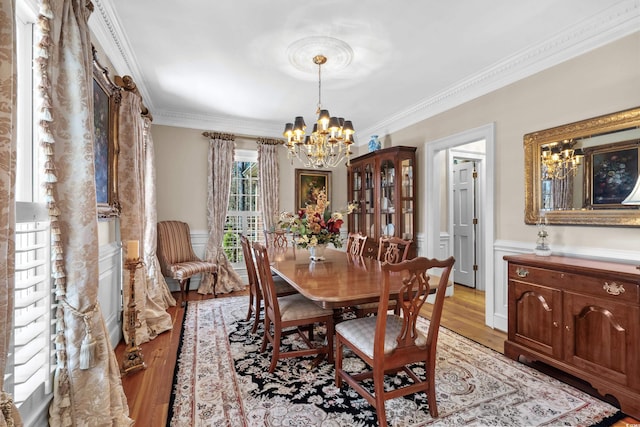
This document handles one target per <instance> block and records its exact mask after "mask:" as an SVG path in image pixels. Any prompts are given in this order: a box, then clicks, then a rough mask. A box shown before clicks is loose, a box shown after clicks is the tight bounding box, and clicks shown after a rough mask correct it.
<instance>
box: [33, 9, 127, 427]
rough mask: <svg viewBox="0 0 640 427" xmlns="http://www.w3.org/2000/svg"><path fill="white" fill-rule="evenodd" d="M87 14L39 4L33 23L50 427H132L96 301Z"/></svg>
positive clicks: (96, 255) (107, 335)
mask: <svg viewBox="0 0 640 427" xmlns="http://www.w3.org/2000/svg"><path fill="white" fill-rule="evenodd" d="M92 10H93V5H92V4H91V3H87V2H86V1H83V0H58V1H55V2H50V1H49V0H41V4H40V18H39V21H38V23H39V29H40V32H41V33H42V37H41V39H40V42H39V46H38V47H39V48H38V49H37V54H38V58H37V60H36V63H37V68H38V71H39V72H40V85H39V88H40V90H41V95H42V99H43V101H42V105H41V110H40V117H39V120H40V122H39V124H40V133H39V138H40V142H41V145H42V147H43V155H44V157H45V159H44V160H45V164H44V167H45V181H46V185H45V191H46V197H47V203H48V205H49V215H50V219H51V234H52V246H53V248H52V251H53V254H52V257H53V263H52V267H51V270H52V276H53V278H54V284H55V288H56V289H55V293H56V299H57V303H58V304H57V313H56V338H55V350H56V361H57V366H56V371H55V376H54V388H53V401H52V403H51V405H50V407H49V425H51V426H71V425H78V426H80V425H96V426H97V425H118V426H128V425H131V424H132V423H133V421H132V420H131V419H129V416H128V415H129V408H128V406H127V399H126V396H125V394H124V391H123V389H122V383H121V381H120V371H119V366H118V362H117V361H116V357H115V354H114V352H113V349H112V348H111V343H110V341H109V334H108V331H107V329H106V326H105V322H104V319H103V316H102V312H101V311H100V307H99V305H98V299H97V297H98V280H99V277H98V261H99V259H98V220H97V209H96V189H95V175H94V160H93V96H92V90H93V85H92V70H93V65H92V55H91V38H90V32H89V27H88V25H87V21H88V19H89V15H90V14H91V11H92Z"/></svg>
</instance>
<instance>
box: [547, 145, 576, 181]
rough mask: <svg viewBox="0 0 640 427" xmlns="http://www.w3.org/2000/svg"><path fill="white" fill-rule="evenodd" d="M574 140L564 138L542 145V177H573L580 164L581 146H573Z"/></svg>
mask: <svg viewBox="0 0 640 427" xmlns="http://www.w3.org/2000/svg"><path fill="white" fill-rule="evenodd" d="M574 146H575V142H574V141H572V140H569V139H565V140H564V141H562V142H552V143H551V144H547V145H543V146H542V166H543V171H542V172H543V176H544V179H566V178H568V177H570V176H571V177H573V176H575V175H576V173H577V171H578V166H580V165H581V164H582V159H583V158H584V152H583V151H582V148H574Z"/></svg>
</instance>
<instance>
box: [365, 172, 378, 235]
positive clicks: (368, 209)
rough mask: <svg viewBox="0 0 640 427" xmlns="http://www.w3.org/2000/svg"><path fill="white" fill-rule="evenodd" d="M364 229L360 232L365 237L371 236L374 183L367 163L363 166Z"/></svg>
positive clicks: (372, 228) (372, 229)
mask: <svg viewBox="0 0 640 427" xmlns="http://www.w3.org/2000/svg"><path fill="white" fill-rule="evenodd" d="M364 181H365V187H364V207H363V209H364V211H365V214H364V224H363V225H364V228H363V229H362V232H363V233H364V234H365V235H369V236H371V235H373V234H374V233H372V232H373V231H374V224H375V222H374V204H375V198H374V196H375V194H374V190H375V186H374V184H375V182H374V174H373V164H371V163H367V164H365V165H364Z"/></svg>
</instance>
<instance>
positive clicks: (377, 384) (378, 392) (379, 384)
mask: <svg viewBox="0 0 640 427" xmlns="http://www.w3.org/2000/svg"><path fill="white" fill-rule="evenodd" d="M373 389H374V392H375V399H376V415H377V416H378V425H379V426H386V425H387V413H386V411H385V409H384V372H383V371H378V372H374V373H373Z"/></svg>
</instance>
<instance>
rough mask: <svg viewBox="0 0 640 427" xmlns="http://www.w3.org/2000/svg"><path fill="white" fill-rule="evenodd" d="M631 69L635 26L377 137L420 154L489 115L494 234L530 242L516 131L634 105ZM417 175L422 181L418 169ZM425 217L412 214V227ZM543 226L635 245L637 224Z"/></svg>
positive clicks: (556, 232)
mask: <svg viewBox="0 0 640 427" xmlns="http://www.w3.org/2000/svg"><path fill="white" fill-rule="evenodd" d="M639 70H640V33H636V34H634V35H632V36H629V37H626V38H624V39H622V40H620V41H618V42H615V43H612V44H610V45H607V46H604V47H601V48H599V49H597V50H594V51H592V52H590V53H588V54H585V55H582V56H580V57H578V58H575V59H572V60H569V61H567V62H565V63H563V64H561V65H558V66H556V67H553V68H551V69H548V70H545V71H543V72H540V73H538V74H536V75H534V76H531V77H529V78H527V79H524V80H521V81H519V82H517V83H514V84H511V85H509V86H507V87H505V88H502V89H500V90H497V91H495V92H492V93H490V94H488V95H485V96H482V97H480V98H478V99H475V100H473V101H471V102H468V103H466V104H463V105H461V106H459V107H457V108H454V109H452V110H450V111H447V112H445V113H442V114H439V115H437V116H435V117H432V118H430V119H427V120H424V121H422V122H420V123H418V124H416V125H413V126H411V127H408V128H406V129H403V130H402V131H399V132H395V133H393V134H391V135H386V136H385V140H388V141H389V140H390V141H391V143H392V144H393V145H412V146H417V147H418V159H422V158H424V154H423V151H424V150H423V149H422V147H423V146H424V144H428V143H429V142H430V141H435V140H437V139H440V138H443V137H447V136H450V135H454V134H457V133H460V132H463V131H465V130H468V129H472V128H475V127H478V126H481V125H485V124H488V123H491V122H495V125H496V145H495V159H496V161H495V164H496V171H495V179H496V184H495V206H494V208H495V222H496V223H495V232H496V236H495V237H496V239H498V240H501V239H502V240H515V241H535V233H536V230H535V228H534V226H527V225H525V224H524V171H523V169H524V152H523V136H524V135H525V134H526V133H529V132H533V131H537V130H542V129H547V128H550V127H554V126H558V125H562V124H565V123H570V122H574V121H577V120H582V119H587V118H590V117H595V116H599V115H602V114H607V113H612V112H615V111H620V110H624V109H627V108H631V107H636V106H638V105H640V78H639V77H640V71H639ZM424 166H425V165H419V169H421V168H424ZM418 179H419V180H420V182H421V183H423V182H424V179H425V174H424V170H423V171H422V173H420V174H419V175H418ZM422 188H424V186H423V187H422ZM423 212H424V210H423ZM425 224H426V223H425V219H424V218H420V219H419V225H418V231H419V232H423V231H424V230H425ZM550 233H551V235H552V242H554V243H555V244H557V245H562V246H565V247H574V246H575V247H580V246H587V247H591V248H615V249H622V250H637V249H638V246H637V242H638V241H639V239H640V229H637V228H632V229H629V228H615V227H606V228H603V227H578V226H552V227H550Z"/></svg>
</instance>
